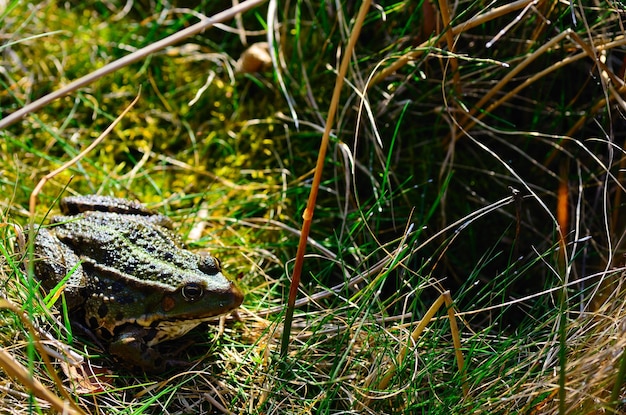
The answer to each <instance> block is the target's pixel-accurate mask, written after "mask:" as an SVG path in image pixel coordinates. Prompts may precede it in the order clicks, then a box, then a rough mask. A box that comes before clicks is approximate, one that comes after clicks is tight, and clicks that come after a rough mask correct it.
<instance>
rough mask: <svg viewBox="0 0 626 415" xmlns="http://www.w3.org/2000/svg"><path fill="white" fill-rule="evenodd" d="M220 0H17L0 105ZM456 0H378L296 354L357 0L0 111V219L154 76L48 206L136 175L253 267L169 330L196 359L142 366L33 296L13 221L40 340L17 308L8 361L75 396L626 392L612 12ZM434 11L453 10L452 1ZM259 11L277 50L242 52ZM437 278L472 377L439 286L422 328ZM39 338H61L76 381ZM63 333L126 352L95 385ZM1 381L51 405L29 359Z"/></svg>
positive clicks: (124, 406)
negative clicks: (129, 369)
mask: <svg viewBox="0 0 626 415" xmlns="http://www.w3.org/2000/svg"><path fill="white" fill-rule="evenodd" d="M221 3H222V2H213V1H201V2H198V3H196V4H194V5H192V6H193V7H194V10H193V11H192V10H191V9H183V8H182V7H179V8H175V7H173V6H171V5H169V4H165V3H160V2H156V3H154V4H153V3H152V2H137V3H133V4H131V5H130V6H131V7H130V8H128V9H127V8H124V7H123V6H120V5H118V4H114V3H110V2H104V3H102V2H100V3H94V4H84V3H81V4H71V5H70V3H55V2H39V3H36V4H32V5H23V4H19V5H18V2H16V1H14V2H8V3H7V4H6V5H5V6H4V7H5V9H4V10H0V19H1V20H0V22H2V24H0V35H1V36H2V46H0V51H1V52H2V53H3V58H4V60H5V64H4V65H3V68H2V71H0V111H1V114H2V116H3V117H6V116H7V115H8V114H10V113H12V112H14V111H15V110H17V109H19V108H21V107H23V106H24V105H25V104H26V103H27V102H31V101H34V100H35V99H37V98H39V97H41V96H43V95H45V94H46V93H48V92H50V91H53V90H57V89H59V88H62V87H63V86H64V85H66V84H67V83H69V82H70V81H72V80H74V79H76V78H78V77H81V76H83V75H85V74H88V73H90V72H92V71H93V70H95V69H97V68H99V67H102V66H103V65H105V64H107V63H110V62H112V61H113V60H115V59H118V58H120V57H121V56H124V55H126V54H127V53H129V52H131V51H134V50H137V49H138V48H141V47H143V46H146V45H149V44H151V43H154V42H155V41H157V40H159V39H162V38H164V37H165V36H167V35H170V34H172V33H174V32H176V31H178V30H180V29H181V28H184V27H187V26H189V25H192V24H194V23H196V22H197V20H198V13H204V14H205V15H211V14H212V13H215V12H217V11H220V10H223V9H225V8H227V7H229V6H230V3H225V4H221ZM282 6H283V5H281V6H280V7H282ZM453 6H454V5H452V4H447V3H445V2H441V3H440V4H438V5H437V6H436V7H435V6H431V5H430V3H426V2H409V1H406V2H396V3H393V4H385V5H381V6H380V7H379V6H376V7H372V9H371V10H370V13H369V15H368V18H367V19H366V22H365V26H364V28H363V31H362V34H361V36H360V37H359V42H358V43H357V45H356V48H355V57H356V59H355V60H353V62H352V63H351V66H350V68H349V71H348V76H347V83H346V85H345V86H344V88H343V91H342V96H341V105H340V109H339V111H338V113H337V119H336V122H335V123H334V128H333V131H332V134H331V146H330V148H329V152H328V155H327V160H326V167H325V171H324V172H323V175H322V183H321V187H320V195H319V198H318V202H317V206H316V210H315V216H314V218H313V225H312V229H311V235H310V240H309V245H308V249H307V256H306V258H305V262H304V272H303V275H302V284H301V286H300V290H299V297H298V298H299V302H298V308H297V311H296V314H295V321H294V323H293V326H292V337H291V342H290V347H289V350H288V353H287V354H286V356H285V357H284V358H283V357H281V355H280V353H279V349H280V346H279V345H280V338H281V335H282V333H283V328H284V327H283V319H282V312H283V307H284V304H285V302H286V297H287V293H288V291H289V277H290V276H291V272H292V270H293V265H294V263H293V258H294V256H295V252H296V248H297V244H298V238H299V229H300V226H301V225H302V213H303V210H304V207H305V205H306V201H307V198H308V196H309V191H310V188H311V180H312V178H313V169H314V165H315V160H316V157H317V151H318V149H319V141H320V137H321V135H322V131H323V127H324V123H325V120H326V118H327V116H328V114H327V113H326V111H327V110H328V107H329V102H330V98H331V96H332V91H333V88H334V83H335V80H336V79H335V78H336V72H337V69H338V66H339V62H340V61H341V57H342V55H341V53H343V51H344V50H345V49H344V48H345V45H346V43H347V39H348V38H349V36H350V31H351V28H352V24H353V23H352V22H353V18H354V15H355V13H356V10H357V9H358V7H357V6H354V5H350V4H346V5H344V8H343V9H340V10H337V9H336V8H335V7H336V5H335V4H334V3H333V4H332V5H331V4H327V3H324V4H322V5H320V4H317V3H314V2H310V1H308V2H300V3H296V4H288V5H287V6H285V8H284V9H280V10H277V16H276V21H275V22H273V23H272V24H269V25H268V21H267V16H266V11H267V8H266V7H260V8H256V9H254V10H252V11H249V12H246V13H244V14H243V15H242V16H241V20H240V21H238V22H234V21H233V22H229V23H228V26H229V27H230V29H229V30H222V28H220V27H216V28H212V29H210V30H207V31H205V32H204V33H202V34H201V35H197V36H194V37H192V38H190V39H188V40H187V41H186V43H182V44H179V45H176V46H173V47H169V48H167V49H166V50H163V51H161V52H158V53H156V54H154V55H152V56H150V57H149V58H147V59H145V60H142V61H141V62H138V63H136V64H133V65H130V66H128V67H126V68H123V69H120V70H118V71H116V72H115V73H114V74H111V75H109V76H106V77H104V78H102V79H100V80H98V81H97V82H95V83H93V84H90V85H88V86H87V87H85V88H82V89H81V90H80V91H77V92H74V93H72V94H70V95H69V96H67V97H65V98H62V99H60V100H57V101H55V102H53V103H52V104H50V105H48V106H46V107H45V108H42V109H40V110H38V111H36V112H35V113H33V114H31V115H29V116H27V117H26V118H25V119H23V120H22V121H19V122H17V123H16V124H14V125H12V126H9V127H7V128H6V129H4V130H2V131H0V138H1V140H0V154H2V155H4V157H2V159H1V161H0V191H2V194H3V195H4V198H2V200H0V207H1V209H2V212H3V217H4V222H5V223H6V224H11V225H13V224H17V225H21V226H24V225H26V224H27V223H28V219H29V217H28V215H29V213H28V198H29V195H30V194H31V192H32V191H33V189H34V187H35V185H36V183H37V182H38V181H39V180H40V179H41V177H43V176H44V175H45V174H47V173H49V172H50V171H52V170H54V169H56V168H58V167H59V166H61V165H62V164H63V163H65V162H67V161H68V160H69V159H70V158H72V157H74V156H75V155H77V154H79V153H80V152H81V151H82V150H83V149H84V148H85V147H87V146H88V145H89V144H90V143H91V142H92V141H93V140H94V139H95V137H97V136H99V135H100V134H101V133H102V131H103V130H104V129H105V128H107V126H108V125H110V123H111V122H112V120H113V119H115V118H116V117H117V116H118V115H119V114H120V113H121V111H122V110H123V109H124V108H126V107H127V105H128V104H129V103H130V102H131V101H132V100H133V99H134V98H135V97H136V96H137V95H139V101H138V103H137V104H136V106H135V107H133V109H132V110H131V111H130V112H129V114H128V115H127V116H125V117H124V119H123V121H122V123H121V125H120V126H118V127H117V128H116V129H115V130H114V131H113V132H112V133H111V134H110V135H109V136H108V137H106V139H105V140H104V141H103V143H102V144H101V145H99V146H98V147H97V148H96V149H95V150H93V151H92V152H90V153H88V154H86V155H85V156H84V157H83V158H82V159H81V160H80V161H79V162H78V163H77V164H75V165H74V166H72V167H70V168H68V169H66V170H65V171H63V172H62V173H61V174H59V175H57V176H56V177H54V178H53V179H52V180H50V181H49V182H48V183H46V185H45V186H44V188H43V191H42V192H41V193H40V194H39V197H38V205H37V210H36V214H35V218H34V222H35V223H46V222H47V220H48V218H49V217H50V216H52V215H55V214H57V213H58V206H56V205H55V201H56V200H57V198H58V197H59V195H61V194H62V193H63V194H65V195H67V194H89V193H100V194H107V195H116V196H121V197H127V198H130V199H137V200H140V201H142V202H144V203H146V204H147V205H148V206H150V207H151V208H154V209H156V210H158V211H160V212H162V213H164V214H167V215H168V216H170V217H171V218H172V219H173V220H174V221H175V223H176V224H177V228H176V229H177V231H178V232H179V233H180V234H181V236H182V237H183V238H184V239H185V240H186V242H187V244H188V245H189V246H190V247H191V248H192V249H200V250H203V249H205V250H208V251H210V252H211V253H212V254H214V255H216V256H218V257H219V258H220V259H221V260H222V263H223V267H224V272H225V274H227V275H228V276H229V277H230V278H231V279H233V280H235V281H236V282H237V284H238V285H240V286H241V287H242V288H243V289H244V290H245V291H246V300H245V302H244V304H243V306H242V308H241V310H239V311H238V312H237V314H236V315H234V316H233V317H228V318H227V319H226V320H225V321H223V322H221V323H217V322H216V323H215V324H210V325H205V326H203V327H202V328H201V329H199V330H196V331H194V332H193V333H191V334H190V335H189V336H187V337H186V338H185V339H181V342H180V344H182V343H184V342H186V341H187V340H190V343H194V344H193V345H192V346H190V347H187V348H184V350H182V351H181V352H180V358H181V359H183V360H188V361H189V362H190V365H189V366H188V367H185V368H182V369H181V370H180V371H172V372H171V373H165V374H162V376H156V377H152V376H147V375H143V374H129V373H126V372H125V371H122V370H117V369H118V367H117V366H116V363H115V362H113V361H112V360H111V359H110V358H109V357H108V356H107V354H106V350H105V349H106V348H105V347H104V348H103V347H102V345H101V344H98V343H99V342H98V341H97V340H96V339H93V338H91V337H90V336H89V334H88V333H81V332H80V331H76V330H75V328H72V327H69V325H68V324H67V320H66V319H65V318H64V317H65V316H64V315H63V307H62V304H61V302H60V301H61V300H58V301H57V302H56V304H55V305H54V306H51V305H50V304H48V305H46V304H45V303H44V302H43V301H42V300H41V299H42V298H43V297H39V291H38V288H37V286H36V280H33V279H31V278H29V277H28V274H27V273H26V272H25V268H24V263H23V259H24V256H23V255H22V253H20V252H18V251H19V250H17V249H15V247H16V245H19V244H20V240H19V235H20V233H19V229H16V228H14V227H13V226H5V227H3V228H1V231H2V241H3V243H2V244H0V248H2V257H3V258H4V261H3V266H2V271H1V274H0V281H2V291H1V292H2V296H3V298H4V299H6V300H8V301H10V302H11V304H13V305H14V306H15V307H19V308H20V309H21V310H23V311H24V312H25V316H26V317H27V318H28V320H29V321H32V322H36V323H37V325H36V327H38V328H37V335H36V336H34V337H33V336H32V335H31V334H29V331H28V329H27V328H26V326H25V324H24V322H23V321H22V320H21V319H20V318H19V317H18V314H17V313H16V312H15V309H13V310H12V309H11V308H10V307H5V308H3V310H2V313H1V314H0V318H1V319H2V320H1V322H2V328H1V329H0V345H2V350H3V351H4V352H6V353H7V354H8V355H9V356H11V357H12V358H13V359H15V361H16V362H17V363H19V365H16V366H14V368H15V370H18V371H19V370H23V373H24V374H25V375H27V376H26V377H28V376H30V374H32V378H33V379H35V380H36V381H38V382H41V384H42V385H44V388H45V389H46V390H48V391H49V392H50V393H52V394H53V395H56V396H58V397H60V399H66V400H67V399H71V400H74V401H76V402H77V405H78V406H79V407H80V408H81V409H82V410H83V411H85V412H87V413H107V414H108V413H164V412H168V413H181V412H184V413H202V412H203V411H204V412H220V411H222V412H228V411H230V412H232V413H307V412H314V413H337V412H341V411H344V412H355V413H429V414H431V413H433V414H435V413H441V414H450V413H474V412H476V413H489V414H492V413H528V414H535V413H590V412H594V411H595V412H598V411H606V412H607V413H610V412H611V411H613V412H616V413H619V412H621V411H622V410H623V404H622V402H623V397H624V394H623V392H622V391H621V382H622V380H623V379H620V378H619V377H618V371H619V368H620V366H621V365H622V359H623V356H622V350H623V347H624V339H623V335H622V333H623V332H624V330H623V327H622V326H623V325H622V323H621V321H623V317H624V310H623V307H622V306H621V304H622V303H623V296H624V294H623V290H622V288H621V283H620V280H621V275H622V267H623V253H624V248H623V242H622V237H623V233H624V232H623V229H624V226H625V225H626V223H624V221H623V219H622V216H624V215H623V214H621V213H622V210H623V200H622V197H623V196H622V191H623V172H622V170H623V168H624V166H623V159H624V158H623V151H622V150H621V149H622V148H623V140H624V135H623V133H622V131H623V124H624V121H623V117H622V116H621V111H622V109H623V108H622V107H623V102H622V100H621V95H623V87H622V83H621V82H620V79H623V70H624V63H623V59H622V58H623V56H622V55H623V47H624V45H625V44H626V42H624V40H623V36H621V32H622V31H621V27H622V22H621V20H620V19H621V14H620V13H619V10H618V9H617V8H616V7H617V6H616V5H614V4H612V3H602V4H599V5H597V6H594V7H590V6H588V5H585V4H580V5H578V4H574V7H575V9H574V13H575V15H576V18H577V24H576V25H574V24H573V22H572V19H571V15H572V14H571V13H572V10H571V9H570V7H569V5H568V2H561V3H556V2H540V3H537V4H535V3H532V2H530V1H528V2H508V3H506V4H503V5H502V6H501V7H500V8H497V7H496V6H489V7H488V8H485V7H486V6H484V4H483V2H471V1H464V2H461V3H459V4H457V5H456V6H455V7H456V8H454V7H453ZM442 7H443V8H444V9H443V10H442V9H441V8H442ZM446 10H447V12H448V14H449V15H450V17H451V19H452V20H451V24H450V26H451V29H450V30H449V31H448V32H447V33H446V32H445V30H444V29H445V28H442V26H441V23H440V22H439V21H438V20H437V19H438V17H437V16H438V13H439V12H440V11H444V12H445V11H446ZM496 11H499V14H496ZM583 17H584V18H583ZM476 22H479V23H476ZM267 27H274V28H275V30H276V33H275V36H274V39H276V41H279V42H280V44H278V45H276V46H277V47H276V50H275V52H276V56H275V57H276V58H277V59H278V60H277V62H278V67H274V68H272V69H271V70H268V71H265V72H262V73H252V74H250V73H248V74H242V73H236V72H235V67H236V61H237V59H238V57H239V54H240V53H241V52H242V51H243V50H244V49H245V48H246V47H247V46H248V45H247V44H243V43H242V39H244V38H245V39H246V42H248V44H250V43H253V42H258V41H266V40H267V37H266V33H265V29H266V28H267ZM244 28H245V30H246V33H245V36H244V34H243V32H242V30H243V29H244ZM570 30H571V31H570ZM448 35H452V41H453V42H452V43H450V38H446V36H448ZM595 54H597V56H596V55H595ZM278 73H280V76H278ZM294 117H295V118H294ZM563 190H564V191H563ZM560 191H561V193H559V192H560ZM557 206H565V210H566V212H567V213H568V216H567V217H564V216H563V215H560V214H557ZM560 242H562V244H560ZM447 290H450V291H451V293H452V298H453V300H454V310H455V313H456V316H457V323H458V325H459V329H460V333H461V349H462V351H463V354H464V356H465V362H466V366H465V371H464V372H465V377H466V379H467V387H468V393H467V396H465V394H464V391H463V385H464V376H463V374H462V373H460V372H459V370H458V369H457V367H456V357H455V350H454V346H453V342H452V334H451V331H450V324H449V321H448V319H447V317H446V312H445V310H444V309H443V308H442V309H441V310H439V312H438V313H437V314H436V315H435V318H434V319H433V320H432V321H431V322H430V323H429V324H428V326H427V328H426V330H425V332H424V333H423V334H422V335H421V336H419V338H417V339H416V340H415V341H411V340H410V335H411V333H412V332H413V330H414V329H415V327H416V326H417V324H418V323H419V321H420V320H421V319H422V316H423V314H424V313H425V312H426V310H428V309H429V307H430V306H431V305H432V303H433V301H435V300H436V299H437V298H438V297H439V295H440V294H441V293H442V292H445V291H447ZM37 342H41V344H45V345H46V346H47V347H48V349H52V350H55V351H56V353H50V357H51V360H52V361H53V364H54V368H55V369H54V370H55V372H58V373H59V374H60V376H61V378H62V380H63V383H59V382H55V380H54V378H53V377H52V375H51V373H50V372H49V371H48V370H47V369H46V368H45V366H44V362H43V361H42V357H41V353H40V352H39V351H38V350H37V349H36V348H35V347H34V346H35V345H37V344H39V343H37ZM177 343H178V342H177ZM405 347H406V348H407V350H408V352H407V354H406V356H405V357H404V358H400V357H399V356H400V355H401V350H403V349H404V348H405ZM3 355H4V354H3ZM68 356H73V357H75V358H77V359H79V360H80V359H83V361H85V362H89V363H91V364H93V365H97V366H102V367H104V368H105V369H108V370H110V372H106V374H104V375H102V377H101V381H102V385H101V386H98V389H97V390H96V391H95V392H94V390H91V391H88V390H87V389H88V388H89V387H92V386H93V384H94V383H95V382H94V381H93V380H92V379H88V378H84V377H82V375H79V374H78V373H72V372H71V368H73V367H76V366H74V365H72V364H66V363H63V362H64V361H67V360H68V359H69V358H68ZM2 367H3V368H4V371H5V373H8V369H7V366H6V365H5V364H3V366H2ZM390 368H394V370H395V372H394V373H393V376H391V377H390V381H389V383H388V384H386V385H385V386H384V387H383V386H380V385H381V383H380V380H381V379H382V378H383V377H384V376H385V375H386V374H387V373H390V372H389V370H390ZM68 370H69V371H68ZM2 378H3V379H4V380H3V381H2V382H0V396H2V405H1V406H2V407H6V408H14V412H16V413H27V412H43V413H51V412H54V409H51V407H50V402H51V400H50V399H48V398H45V397H42V396H37V397H36V398H34V397H32V395H30V393H34V388H35V386H34V385H33V384H27V383H25V382H20V381H17V382H12V381H10V380H9V378H7V377H2ZM79 381H85V382H86V383H85V384H80V383H79ZM63 390H68V391H70V395H71V397H70V398H67V397H64V396H63V395H62V394H61V391H63ZM563 398H564V399H565V400H564V401H562V402H561V401H560V399H563Z"/></svg>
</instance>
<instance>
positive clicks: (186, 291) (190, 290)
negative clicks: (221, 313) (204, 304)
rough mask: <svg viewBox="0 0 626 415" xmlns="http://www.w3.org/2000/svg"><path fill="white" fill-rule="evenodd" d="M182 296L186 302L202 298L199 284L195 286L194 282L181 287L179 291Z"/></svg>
mask: <svg viewBox="0 0 626 415" xmlns="http://www.w3.org/2000/svg"><path fill="white" fill-rule="evenodd" d="M180 293H181V294H182V295H183V298H184V299H185V300H187V301H196V300H198V299H199V298H200V297H202V293H203V289H202V286H201V285H200V284H196V283H195V282H192V283H189V284H187V285H185V286H184V287H183V289H182V290H181V291H180Z"/></svg>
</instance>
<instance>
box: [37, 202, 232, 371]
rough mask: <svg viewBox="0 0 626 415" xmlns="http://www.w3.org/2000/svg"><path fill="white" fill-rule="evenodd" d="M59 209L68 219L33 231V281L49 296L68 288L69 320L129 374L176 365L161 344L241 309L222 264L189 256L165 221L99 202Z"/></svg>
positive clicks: (130, 205)
mask: <svg viewBox="0 0 626 415" xmlns="http://www.w3.org/2000/svg"><path fill="white" fill-rule="evenodd" d="M59 206H60V210H61V213H62V215H59V216H54V217H52V218H51V220H50V225H49V226H39V227H37V228H36V229H35V232H36V236H35V237H34V242H33V244H34V247H33V249H34V254H35V262H34V265H33V268H34V273H35V277H36V278H37V279H38V280H39V281H40V282H41V285H42V286H43V288H44V290H48V291H50V290H53V289H55V288H57V289H58V287H62V289H63V292H62V294H63V296H64V297H65V301H66V305H67V307H68V309H69V311H70V315H71V316H75V317H77V318H78V319H79V320H82V321H79V323H80V324H82V325H83V326H84V327H86V328H87V329H88V330H89V331H91V332H92V333H93V334H94V335H95V337H96V339H98V340H99V341H100V342H101V344H103V345H104V347H105V348H107V349H108V352H109V354H111V355H112V356H113V357H114V358H115V359H116V360H119V361H121V362H122V363H124V364H125V365H126V366H127V367H130V368H132V369H138V370H143V371H144V372H147V373H158V372H162V371H164V370H167V369H169V368H171V367H173V366H175V365H176V364H175V363H174V361H173V360H172V359H171V358H170V357H168V356H166V355H164V354H163V353H161V352H160V351H159V348H158V347H155V346H156V345H158V344H159V343H162V342H165V341H170V340H175V339H178V338H180V337H182V336H184V335H185V334H187V333H188V332H189V331H190V330H192V329H193V328H195V327H197V326H198V325H199V324H201V323H203V322H205V321H209V320H212V319H215V318H216V317H217V316H220V315H223V314H226V313H229V312H231V311H232V310H234V309H236V308H237V307H239V306H240V305H241V303H242V302H243V298H244V296H243V294H242V291H241V290H240V289H239V288H238V287H237V286H236V285H235V284H234V283H233V282H232V281H230V280H229V279H227V278H226V277H225V276H224V275H223V274H222V267H221V263H220V261H219V260H218V259H217V258H215V257H214V256H212V255H210V254H199V253H196V252H192V251H190V250H188V249H187V248H186V246H185V245H184V243H183V241H182V238H181V237H180V236H179V235H178V234H177V233H176V232H175V231H174V225H173V223H172V221H171V220H170V219H169V218H168V217H167V216H165V215H162V214H159V213H157V212H155V211H153V210H151V209H148V208H147V207H146V206H144V205H143V204H141V203H139V202H136V201H132V200H128V199H123V198H115V197H109V196H99V195H86V196H69V197H65V198H63V199H61V200H60V203H59Z"/></svg>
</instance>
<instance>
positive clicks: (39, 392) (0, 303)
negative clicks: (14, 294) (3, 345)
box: [0, 298, 85, 414]
mask: <svg viewBox="0 0 626 415" xmlns="http://www.w3.org/2000/svg"><path fill="white" fill-rule="evenodd" d="M0 308H6V309H9V310H11V311H12V312H13V313H15V314H16V315H17V316H19V318H20V319H21V320H22V324H24V325H25V326H26V327H27V328H28V331H29V333H30V335H31V337H32V339H33V343H34V345H35V348H36V349H37V350H38V351H39V353H41V356H42V358H43V360H44V362H45V365H46V367H47V368H48V370H49V371H50V374H51V376H52V377H53V378H54V380H55V382H56V384H57V386H58V388H59V390H60V391H61V393H62V394H63V395H64V397H65V399H66V400H65V401H63V400H61V399H59V397H58V396H56V395H55V394H54V393H53V392H52V391H50V390H49V389H48V388H46V387H45V386H44V385H42V384H41V382H39V381H38V380H37V379H35V378H34V377H33V376H32V374H31V372H30V371H29V370H28V369H27V368H25V367H24V366H23V365H22V364H20V363H19V362H18V361H16V360H15V359H14V358H13V357H12V356H11V355H10V354H9V353H7V352H6V351H5V350H2V349H0V366H2V369H3V370H4V371H5V373H6V374H7V375H9V376H10V377H12V378H14V379H16V380H18V381H19V382H20V383H22V384H23V385H24V386H25V387H26V388H28V390H30V391H31V392H32V393H33V394H34V395H35V396H37V397H38V398H40V399H43V400H45V401H47V402H48V403H50V405H52V407H53V408H55V409H56V410H57V411H58V412H62V413H71V414H84V413H85V412H83V411H82V409H80V408H79V407H78V405H77V404H76V403H75V402H74V400H73V399H72V398H71V397H70V396H69V395H68V394H67V391H66V390H65V388H64V386H63V383H62V382H61V380H60V379H59V377H58V376H57V374H56V370H55V369H54V368H53V367H52V364H51V363H50V359H49V358H48V354H47V353H46V350H45V349H44V347H43V346H42V345H41V342H40V339H39V336H38V335H37V332H36V331H35V329H34V327H33V326H32V324H31V323H30V321H28V319H27V318H26V317H24V315H23V313H22V312H21V310H19V309H18V308H17V307H16V306H15V305H13V304H11V303H10V302H8V301H6V300H4V299H1V298H0Z"/></svg>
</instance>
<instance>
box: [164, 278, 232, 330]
mask: <svg viewBox="0 0 626 415" xmlns="http://www.w3.org/2000/svg"><path fill="white" fill-rule="evenodd" d="M242 301H243V293H242V292H241V291H240V290H239V288H237V286H235V284H233V283H232V282H231V281H229V280H227V279H226V277H224V276H223V275H222V273H221V272H218V273H214V274H211V275H207V276H204V275H201V274H198V275H189V276H186V277H185V278H183V279H181V281H180V283H179V284H178V285H177V287H176V288H175V289H174V290H173V291H170V292H164V294H163V297H162V299H161V311H162V313H163V317H164V318H166V319H169V320H196V319H198V320H204V319H207V318H209V317H213V316H217V315H220V314H224V313H227V312H229V311H230V310H233V309H235V308H237V307H239V306H240V305H241V303H242Z"/></svg>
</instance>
